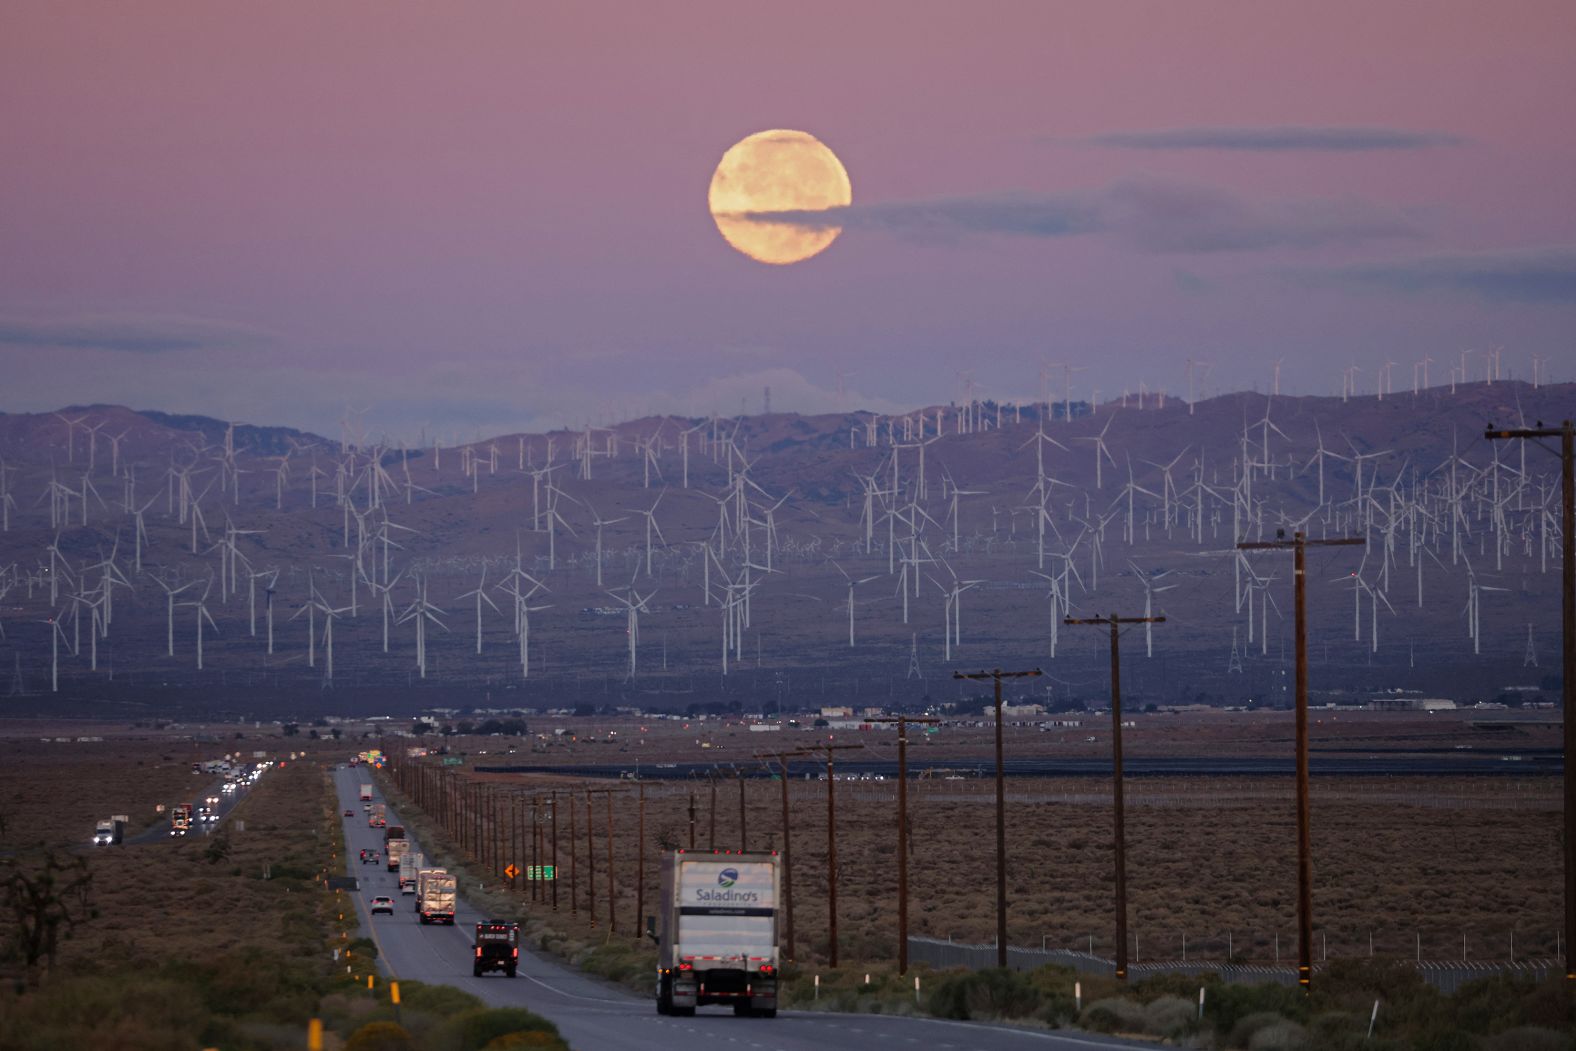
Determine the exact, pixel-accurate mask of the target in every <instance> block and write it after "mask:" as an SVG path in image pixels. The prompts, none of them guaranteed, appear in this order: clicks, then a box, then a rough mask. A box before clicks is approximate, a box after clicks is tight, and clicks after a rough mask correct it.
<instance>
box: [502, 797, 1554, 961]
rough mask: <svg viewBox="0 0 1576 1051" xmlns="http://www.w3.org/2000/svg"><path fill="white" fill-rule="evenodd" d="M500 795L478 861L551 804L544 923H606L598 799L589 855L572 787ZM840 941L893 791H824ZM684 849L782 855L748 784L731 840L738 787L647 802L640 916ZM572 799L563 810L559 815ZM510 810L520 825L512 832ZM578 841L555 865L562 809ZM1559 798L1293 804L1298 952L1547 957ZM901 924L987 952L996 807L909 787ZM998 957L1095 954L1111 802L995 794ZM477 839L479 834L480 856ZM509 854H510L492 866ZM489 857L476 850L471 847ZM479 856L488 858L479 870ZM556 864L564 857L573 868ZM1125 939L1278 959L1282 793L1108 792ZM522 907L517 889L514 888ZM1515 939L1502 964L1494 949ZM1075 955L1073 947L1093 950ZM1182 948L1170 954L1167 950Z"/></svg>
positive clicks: (871, 896)
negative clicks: (1004, 910)
mask: <svg viewBox="0 0 1576 1051" xmlns="http://www.w3.org/2000/svg"><path fill="white" fill-rule="evenodd" d="M489 780H490V782H491V783H492V784H493V785H494V786H496V787H495V791H496V792H497V793H498V799H499V804H498V806H499V811H498V812H499V814H500V819H499V822H498V827H497V839H498V843H497V846H496V848H494V847H492V846H489V847H488V849H489V859H492V858H494V857H496V859H497V864H496V868H497V869H499V870H501V869H502V868H503V867H504V864H505V863H506V862H507V861H508V860H509V859H510V858H516V859H517V860H519V862H520V863H522V864H530V863H533V862H535V863H546V862H547V861H548V860H550V858H549V854H550V841H551V840H550V837H551V825H550V821H549V813H550V809H549V808H548V807H547V806H546V805H541V806H538V807H537V808H536V814H537V816H538V817H539V819H540V821H541V824H542V828H543V834H542V846H541V847H540V849H539V853H537V854H535V855H533V853H532V837H531V835H530V833H529V831H528V830H529V829H530V827H531V822H532V810H533V806H532V800H533V799H535V798H538V797H542V796H545V795H547V794H550V793H551V792H553V791H555V790H556V791H557V792H558V800H559V820H558V837H559V870H558V871H559V877H560V886H559V894H560V906H561V911H567V909H568V908H569V892H570V881H571V879H572V880H573V882H574V889H575V891H576V892H577V898H576V901H577V903H578V911H579V913H581V914H582V915H584V914H585V913H586V912H587V911H588V908H589V906H588V903H587V901H586V892H587V885H588V882H589V880H590V878H591V874H592V872H593V867H594V871H595V876H594V878H595V881H596V888H597V901H596V905H595V908H596V912H597V914H598V915H599V916H600V917H601V918H602V920H603V922H604V923H605V919H606V912H607V905H606V894H607V882H606V869H607V852H606V851H607V848H606V837H607V809H606V808H607V799H606V797H605V796H603V795H602V794H600V793H594V794H593V797H592V800H593V813H592V814H591V833H590V834H591V836H592V837H594V846H595V856H594V857H592V856H591V855H590V854H589V848H590V845H591V844H590V843H588V837H587V811H586V797H585V793H584V788H585V787H586V786H587V782H576V781H574V780H572V779H568V778H543V777H536V778H530V779H527V778H510V777H494V778H491V779H489ZM590 784H591V785H592V787H593V788H594V789H596V788H608V787H612V788H615V789H617V790H619V791H618V794H617V795H615V796H614V809H613V858H614V861H613V868H614V876H615V886H616V896H615V904H616V907H617V909H618V911H619V919H620V927H621V929H622V930H623V931H625V932H628V931H630V930H632V929H633V924H632V921H633V919H634V914H635V913H634V910H635V888H634V882H635V867H636V865H635V851H636V849H637V847H636V827H637V822H638V809H639V808H638V802H637V797H636V794H635V793H636V790H635V788H634V786H633V785H630V784H629V783H628V782H625V783H623V784H622V785H619V784H615V783H613V782H600V783H590ZM826 788H827V785H826V783H825V782H821V781H802V780H794V781H790V783H789V814H790V821H791V822H792V834H793V841H792V846H793V853H792V857H791V862H792V866H793V879H794V909H795V917H794V918H795V928H796V930H795V934H796V938H797V941H798V948H799V951H800V954H801V955H804V954H805V953H811V954H814V955H817V956H822V955H824V954H825V952H826V948H827V907H826V905H827V874H826V859H827V838H826V828H827V805H826ZM836 788H837V791H836V797H837V832H838V839H837V854H838V861H839V870H840V878H839V884H838V895H839V934H840V938H839V943H840V946H841V954H842V956H843V957H844V959H859V958H861V957H863V958H867V959H873V958H882V957H890V956H891V955H893V954H894V952H895V938H896V905H897V900H896V894H897V890H896V884H897V856H896V849H897V834H896V785H895V784H894V783H892V782H869V781H858V782H841V781H840V782H838V784H837V786H836ZM692 791H693V792H694V797H695V807H696V815H697V817H696V822H695V843H696V845H697V846H698V847H700V848H706V847H709V846H715V847H717V848H719V849H739V848H740V846H741V845H747V846H748V847H749V848H751V849H768V848H770V849H781V846H782V835H781V826H782V810H781V783H780V782H772V781H766V780H754V781H750V780H747V781H746V782H745V793H746V815H745V820H746V832H747V838H742V839H741V836H740V832H739V802H738V800H739V790H738V785H737V782H731V781H730V782H723V783H722V784H720V786H719V787H718V790H717V796H716V808H715V829H716V831H715V836H714V838H713V832H712V828H713V817H712V801H711V800H712V796H711V790H710V787H709V786H708V785H706V784H705V783H701V784H698V785H696V786H693V787H692V786H690V785H688V784H684V783H672V782H668V783H661V782H654V783H648V784H647V785H646V787H645V796H646V806H645V833H646V836H645V845H644V849H645V852H646V858H647V860H648V864H647V866H646V874H647V884H648V885H647V890H646V900H647V902H648V908H647V911H650V908H649V902H651V901H652V900H653V895H654V894H655V881H654V877H653V872H654V866H652V865H651V864H649V862H650V861H651V860H653V859H654V858H655V857H656V856H657V855H658V854H659V853H660V851H661V850H662V849H663V848H664V847H665V846H666V847H671V846H688V844H689V842H690V822H689V816H688V809H689V802H690V793H691V792H692ZM571 796H572V797H573V803H571V802H570V798H571ZM509 800H513V801H514V802H515V804H516V805H517V807H518V810H517V812H516V813H515V815H514V817H513V819H512V820H511V818H510V817H509V816H508V815H509ZM571 807H572V808H573V810H574V824H575V829H576V833H577V840H576V842H575V845H574V849H573V853H571V845H570V844H571V840H570V834H569V826H570V810H571ZM1559 813H1560V810H1559V796H1558V783H1557V781H1556V780H1555V779H1553V778H1531V779H1527V780H1512V779H1509V778H1457V779H1442V778H1385V779H1374V780H1365V781H1356V780H1353V779H1345V778H1343V779H1332V780H1329V781H1324V782H1320V781H1318V780H1316V781H1315V783H1314V786H1313V850H1314V855H1313V868H1314V894H1313V908H1314V926H1315V938H1316V939H1317V942H1316V950H1315V951H1316V953H1319V952H1327V953H1328V954H1329V955H1330V956H1332V957H1336V956H1341V955H1347V956H1351V955H1367V954H1368V952H1369V951H1370V950H1369V938H1370V935H1371V936H1372V939H1373V951H1374V952H1375V953H1377V954H1388V955H1398V956H1407V957H1411V956H1414V955H1417V954H1421V956H1422V957H1423V958H1424V959H1460V958H1461V955H1462V947H1463V936H1465V945H1466V953H1467V955H1468V957H1469V958H1471V959H1505V958H1507V957H1509V955H1510V954H1511V953H1512V951H1513V952H1514V953H1515V955H1516V957H1517V958H1526V957H1528V956H1532V955H1540V956H1549V955H1553V953H1554V951H1555V937H1556V934H1555V932H1556V929H1557V928H1558V926H1559V924H1560V917H1561V896H1560V886H1561V884H1560V854H1559V839H1558V830H1559ZM909 815H910V828H911V839H910V849H911V853H910V867H909V887H910V905H909V915H910V925H911V932H912V933H914V934H922V935H930V936H933V937H940V938H947V937H951V938H954V939H956V940H958V941H968V942H989V941H991V940H992V939H993V938H994V932H995V850H994V842H995V826H994V822H995V800H994V787H993V783H992V782H991V781H990V780H988V779H984V780H980V779H969V780H963V781H947V780H928V781H914V782H911V784H910V794H909ZM1006 820H1007V846H1008V865H1007V873H1008V879H1007V890H1008V902H1009V906H1008V924H1007V930H1008V934H1007V937H1008V941H1009V942H1010V943H1011V944H1015V945H1025V946H1030V945H1036V946H1037V945H1042V944H1043V945H1046V946H1048V947H1061V948H1073V949H1084V950H1089V949H1090V948H1091V947H1092V949H1093V951H1095V952H1097V953H1101V954H1104V955H1109V954H1110V953H1111V952H1112V949H1113V944H1112V931H1113V929H1114V915H1115V914H1114V903H1113V891H1112V885H1113V883H1112V877H1113V873H1114V862H1113V850H1112V845H1113V833H1112V809H1111V805H1110V785H1109V783H1102V782H1098V781H1091V780H1089V779H1076V780H1054V779H1014V780H1013V781H1011V782H1010V783H1009V785H1008V794H1007V807H1006ZM490 831H491V830H490V827H489V829H488V830H486V831H484V835H483V838H484V840H486V839H487V836H488V835H489V834H490ZM511 840H512V841H514V842H515V843H517V844H518V846H517V847H515V848H514V849H511V848H510V846H509V844H510V842H511ZM487 841H488V842H489V843H491V840H487ZM494 851H495V853H494ZM571 858H573V861H571ZM1127 859H1128V860H1127V872H1128V895H1129V930H1130V932H1131V933H1132V934H1134V935H1136V947H1135V946H1133V945H1130V951H1133V952H1134V953H1135V955H1136V958H1137V959H1145V958H1148V959H1157V958H1167V959H1171V958H1177V957H1180V956H1182V955H1183V954H1184V952H1186V954H1187V955H1188V956H1189V957H1190V958H1191V957H1198V958H1208V959H1217V960H1224V959H1226V958H1227V956H1228V954H1230V955H1233V956H1238V957H1243V958H1246V959H1250V960H1254V961H1273V960H1274V959H1275V958H1276V954H1277V952H1279V954H1280V956H1281V958H1282V959H1285V958H1288V957H1289V956H1291V955H1294V954H1295V951H1296V949H1295V936H1296V934H1295V932H1296V929H1297V924H1296V833H1295V810H1294V801H1293V799H1292V796H1291V784H1290V781H1289V779H1271V778H1263V779H1258V778H1232V779H1226V778H1219V779H1216V778H1186V779H1173V780H1142V781H1133V782H1130V783H1129V784H1128V786H1127ZM519 886H520V887H521V889H522V890H524V885H523V883H521V884H520V885H519ZM1512 937H1514V948H1513V949H1512V944H1511V939H1512ZM1091 939H1092V940H1091ZM1184 939H1185V942H1186V943H1185V945H1184Z"/></svg>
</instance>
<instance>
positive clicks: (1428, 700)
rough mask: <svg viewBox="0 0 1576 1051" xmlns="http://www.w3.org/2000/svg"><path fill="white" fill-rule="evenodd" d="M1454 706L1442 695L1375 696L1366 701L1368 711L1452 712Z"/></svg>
mask: <svg viewBox="0 0 1576 1051" xmlns="http://www.w3.org/2000/svg"><path fill="white" fill-rule="evenodd" d="M1456 707H1457V705H1456V702H1455V701H1449V700H1445V699H1444V698H1443V697H1375V698H1374V699H1373V700H1371V701H1369V702H1368V710H1369V711H1370V712H1453V711H1455V710H1456Z"/></svg>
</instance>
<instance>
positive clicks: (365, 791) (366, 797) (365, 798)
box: [361, 784, 372, 803]
mask: <svg viewBox="0 0 1576 1051" xmlns="http://www.w3.org/2000/svg"><path fill="white" fill-rule="evenodd" d="M361 802H363V803H370V802H372V786H371V785H368V784H363V785H362V786H361Z"/></svg>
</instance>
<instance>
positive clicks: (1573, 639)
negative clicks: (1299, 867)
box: [1483, 420, 1576, 989]
mask: <svg viewBox="0 0 1576 1051" xmlns="http://www.w3.org/2000/svg"><path fill="white" fill-rule="evenodd" d="M1483 437H1485V438H1487V439H1488V440H1489V441H1495V440H1502V439H1507V438H1533V439H1537V438H1558V439H1559V440H1560V503H1561V505H1562V506H1561V508H1560V515H1561V517H1560V561H1561V566H1560V571H1561V575H1562V576H1563V578H1564V580H1563V582H1562V587H1561V594H1560V639H1561V643H1560V650H1561V652H1560V669H1561V675H1562V676H1563V678H1564V688H1563V690H1562V691H1561V692H1562V701H1563V703H1562V704H1561V719H1562V721H1563V723H1564V733H1565V742H1564V743H1565V767H1564V774H1563V775H1562V776H1563V777H1564V780H1565V786H1564V787H1565V836H1564V843H1565V986H1566V988H1567V989H1576V779H1573V778H1572V777H1571V761H1572V758H1573V757H1576V465H1573V461H1576V425H1572V423H1571V421H1570V420H1566V421H1565V422H1564V423H1562V424H1560V426H1558V427H1545V426H1543V421H1542V420H1539V421H1538V425H1537V426H1536V427H1533V428H1519V429H1516V430H1504V431H1500V430H1495V429H1494V427H1493V425H1492V424H1490V425H1489V428H1488V430H1487V431H1485V432H1484V434H1483ZM1545 448H1547V447H1546V446H1545ZM1529 631H1530V629H1529ZM1528 645H1529V646H1530V645H1531V637H1530V635H1529V637H1528Z"/></svg>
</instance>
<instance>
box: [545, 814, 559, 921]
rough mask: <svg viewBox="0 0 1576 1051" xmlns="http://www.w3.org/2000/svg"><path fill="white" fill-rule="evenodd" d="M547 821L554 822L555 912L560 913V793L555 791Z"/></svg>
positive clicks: (551, 826)
mask: <svg viewBox="0 0 1576 1051" xmlns="http://www.w3.org/2000/svg"><path fill="white" fill-rule="evenodd" d="M548 806H549V807H550V808H551V809H550V810H549V811H548V815H547V819H548V820H549V821H550V822H552V824H551V825H550V826H549V828H551V829H552V833H553V853H552V861H551V864H552V866H553V911H554V912H557V911H558V792H557V791H556V790H555V791H554V792H553V794H552V797H551V798H550V799H549V800H548Z"/></svg>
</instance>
